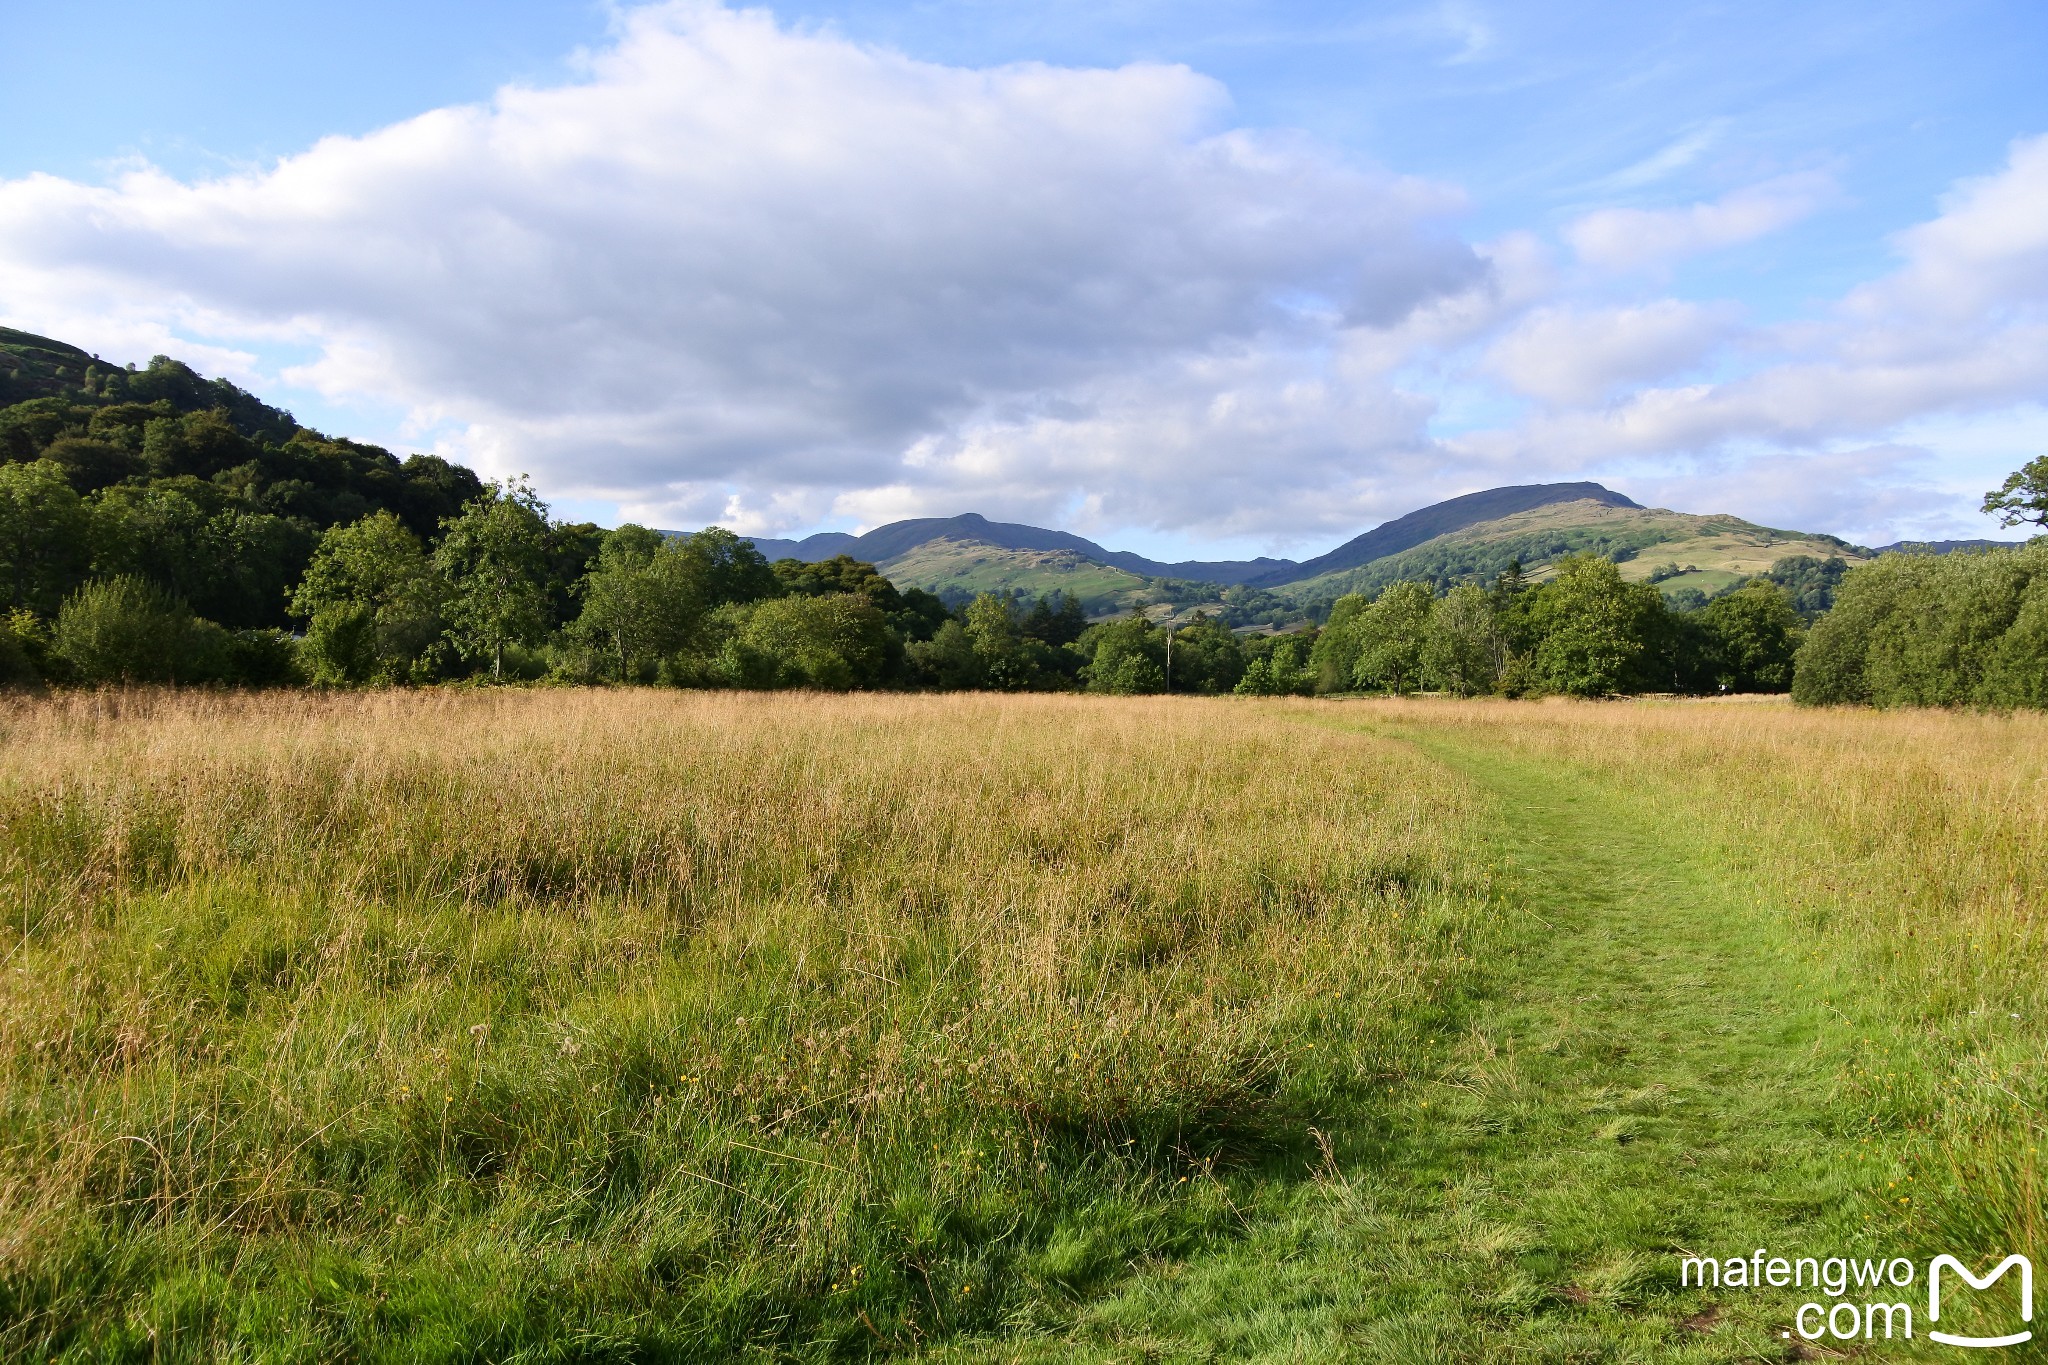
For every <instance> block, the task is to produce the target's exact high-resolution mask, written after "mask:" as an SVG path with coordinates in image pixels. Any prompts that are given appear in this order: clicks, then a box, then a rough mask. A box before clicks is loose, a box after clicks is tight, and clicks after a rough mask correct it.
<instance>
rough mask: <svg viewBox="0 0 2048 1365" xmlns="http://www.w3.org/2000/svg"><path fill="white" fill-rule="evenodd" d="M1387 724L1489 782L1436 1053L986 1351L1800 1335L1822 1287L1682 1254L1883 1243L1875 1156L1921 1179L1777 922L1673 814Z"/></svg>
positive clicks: (1668, 1344)
mask: <svg viewBox="0 0 2048 1365" xmlns="http://www.w3.org/2000/svg"><path fill="white" fill-rule="evenodd" d="M1338 723H1342V722H1338ZM1354 723H1355V722H1354ZM1368 723H1370V722H1368ZM1393 733H1397V734H1399V735H1400V737H1402V738H1405V739H1408V740H1409V741H1411V742H1413V743H1416V744H1417V745H1419V746H1420V747H1422V748H1423V749H1424V750H1425V751H1426V752H1427V753H1429V754H1430V755H1431V756H1433V757H1434V758H1436V759H1437V760H1439V761H1441V762H1443V763H1445V764H1447V765H1449V766H1450V767H1452V768H1453V769H1455V770H1456V771H1458V772H1460V773H1462V774H1464V775H1465V776H1466V777H1467V778H1468V779H1469V780H1471V781H1472V782H1474V783H1475V784H1477V785H1479V786H1480V787H1481V788H1483V789H1484V790H1486V791H1487V792H1489V793H1491V794H1492V795H1493V796H1494V797H1495V798H1497V815H1496V817H1495V820H1494V823H1493V827H1492V829H1491V831H1490V833H1489V842H1490V844H1491V848H1492V853H1493V856H1494V857H1495V858H1496V860H1497V864H1498V866H1499V868H1500V870H1501V874H1502V891H1501V897H1500V900H1501V907H1502V912H1503V913H1504V914H1505V915H1507V916H1508V917H1509V932H1507V933H1506V934H1505V935H1504V939H1505V942H1506V947H1505V949H1504V950H1503V951H1502V952H1500V953H1499V954H1498V955H1497V956H1496V957H1495V958H1494V959H1493V960H1492V961H1490V962H1489V963H1488V964H1487V967H1486V969H1485V970H1484V971H1483V972H1482V980H1481V983H1480V985H1479V988H1478V989H1477V991H1476V992H1475V993H1474V994H1473V995H1472V996H1470V997H1469V998H1467V999H1466V1000H1464V1001H1463V1002H1462V1003H1461V1004H1460V1005H1459V1006H1458V1007H1457V1008H1456V1010H1455V1011H1454V1013H1453V1015H1452V1016H1451V1017H1450V1018H1448V1019H1447V1020H1446V1021H1445V1028H1444V1030H1443V1032H1442V1035H1441V1037H1440V1039H1439V1041H1438V1044H1437V1046H1436V1050H1435V1053H1434V1055H1432V1056H1430V1057H1428V1058H1426V1059H1425V1060H1424V1061H1423V1062H1422V1064H1421V1065H1419V1066H1418V1067H1417V1069H1416V1070H1415V1071H1414V1072H1413V1073H1412V1074H1411V1075H1410V1076H1408V1077H1407V1078H1405V1079H1404V1080H1403V1081H1402V1082H1401V1083H1399V1084H1397V1085H1396V1086H1394V1087H1393V1089H1392V1090H1391V1092H1390V1093H1389V1094H1388V1095H1387V1096H1386V1097H1385V1099H1384V1101H1382V1102H1380V1103H1377V1104H1376V1105H1374V1106H1372V1107H1371V1108H1369V1109H1362V1110H1361V1111H1360V1112H1358V1113H1355V1114H1352V1115H1350V1116H1348V1117H1347V1118H1346V1119H1345V1120H1344V1121H1343V1122H1342V1123H1340V1124H1339V1125H1338V1126H1337V1128H1336V1131H1334V1132H1332V1133H1331V1134H1330V1136H1331V1138H1332V1139H1333V1140H1334V1148H1333V1152H1332V1156H1333V1160H1332V1161H1330V1162H1329V1163H1327V1164H1326V1165H1325V1166H1324V1168H1323V1169H1322V1170H1321V1172H1320V1173H1318V1174H1317V1175H1316V1176H1315V1177H1313V1178H1312V1179H1309V1180H1305V1181H1300V1182H1297V1183H1295V1184H1294V1185H1293V1186H1292V1187H1291V1189H1290V1191H1289V1192H1288V1193H1287V1194H1285V1195H1277V1196H1275V1198H1274V1200H1273V1205H1272V1207H1269V1208H1268V1209H1266V1210H1264V1211H1263V1213H1264V1214H1265V1216H1263V1217H1258V1218H1255V1219H1253V1220H1252V1230H1251V1231H1249V1232H1248V1233H1247V1235H1246V1236H1245V1238H1244V1239H1243V1240H1242V1241H1240V1242H1238V1243H1236V1244H1234V1245H1232V1246H1231V1247H1229V1248H1228V1249H1226V1250H1223V1251H1220V1252H1217V1253H1214V1254H1210V1255H1205V1256H1199V1257H1196V1258H1193V1259H1191V1260H1189V1261H1185V1262H1181V1263H1177V1264H1168V1265H1159V1266H1152V1267H1146V1268H1143V1269H1141V1270H1140V1271H1139V1273H1138V1274H1137V1275H1136V1276H1134V1277H1133V1278H1132V1279H1131V1280H1129V1281H1127V1282H1126V1283H1125V1285H1124V1286H1123V1288H1122V1289H1121V1290H1120V1291H1118V1292H1117V1293H1116V1294H1115V1295H1114V1296H1112V1297H1110V1298H1107V1299H1105V1300H1103V1301H1100V1302H1098V1303H1096V1304H1093V1305H1091V1306H1090V1307H1089V1308H1087V1309H1086V1310H1085V1311H1084V1312H1083V1314H1082V1316H1081V1317H1080V1319H1079V1322H1078V1325H1077V1327H1076V1329H1075V1331H1074V1332H1073V1334H1072V1335H1071V1336H1069V1337H1067V1338H1066V1339H1065V1340H1063V1341H1061V1342H1059V1343H1057V1346H1056V1347H1054V1346H1053V1345H1052V1344H1051V1343H1046V1344H1045V1345H1046V1347H1048V1348H1049V1349H1044V1350H1041V1349H1039V1348H1037V1347H1023V1348H1020V1347H1018V1346H1015V1345H1011V1346H1004V1347H997V1348H995V1349H994V1351H993V1354H995V1355H996V1356H998V1357H1002V1358H1052V1357H1057V1358H1079V1357H1093V1358H1100V1359H1132V1358H1152V1359H1159V1358H1165V1359H1232V1360H1239V1359H1243V1360H1273V1361H1282V1360H1284V1361H1296V1360H1300V1361H1308V1360H1361V1361H1506V1360H1514V1361H1567V1360H1569V1361H1638V1360H1640V1361H1686V1362H1694V1361H1736V1360H1773V1359H1794V1358H1800V1356H1799V1349H1800V1348H1799V1344H1798V1343H1797V1342H1796V1341H1793V1340H1789V1339H1787V1338H1786V1337H1785V1336H1783V1335H1782V1333H1783V1331H1784V1329H1785V1327H1786V1326H1787V1324H1788V1320H1789V1317H1790V1313H1791V1310H1792V1308H1793V1307H1794V1306H1796V1304H1797V1303H1799V1302H1801V1301H1803V1300H1805V1299H1807V1298H1816V1297H1820V1296H1818V1295H1815V1294H1812V1293H1811V1292H1810V1291H1809V1292H1807V1293H1803V1294H1800V1295H1798V1296H1797V1297H1794V1296H1793V1291H1791V1290H1789V1289H1787V1290H1769V1289H1764V1290H1754V1291H1744V1290H1736V1291H1726V1292H1723V1293H1720V1294H1715V1295H1710V1296H1703V1295H1701V1294H1699V1293H1698V1292H1696V1291H1682V1292H1681V1291H1680V1290H1679V1289H1678V1288H1677V1286H1676V1279H1677V1261H1678V1257H1677V1255H1676V1252H1677V1251H1678V1249H1679V1248H1684V1249H1686V1250H1687V1251H1691V1252H1695V1253H1697V1254H1700V1255H1712V1256H1719V1257H1723V1258H1725V1257H1729V1256H1736V1255H1743V1256H1746V1255H1748V1254H1749V1253H1750V1252H1751V1251H1752V1250H1753V1249H1755V1248H1758V1247H1764V1248H1769V1249H1770V1251H1771V1253H1772V1254H1774V1255H1777V1254H1784V1255H1814V1256H1820V1257H1826V1256H1829V1255H1848V1254H1851V1253H1852V1252H1857V1251H1866V1252H1876V1251H1878V1250H1879V1249H1882V1248H1886V1247H1901V1246H1902V1241H1903V1238H1902V1234H1903V1232H1904V1228H1903V1227H1901V1226H1894V1223H1895V1221H1896V1220H1898V1219H1900V1218H1902V1217H1904V1216H1905V1214H1904V1213H1903V1212H1898V1213H1892V1212H1885V1211H1884V1210H1885V1209H1886V1208H1887V1204H1886V1203H1885V1202H1884V1201H1885V1200H1891V1205H1890V1207H1892V1208H1895V1209H1896V1208H1898V1207H1899V1206H1897V1205H1896V1200H1895V1199H1892V1192H1888V1191H1885V1185H1886V1183H1887V1182H1888V1181H1890V1180H1892V1179H1898V1180H1900V1186H1899V1189H1900V1191H1906V1190H1910V1189H1911V1188H1912V1183H1911V1182H1910V1181H1906V1180H1904V1179H1903V1177H1904V1176H1905V1175H1906V1174H1907V1172H1906V1170H1905V1168H1904V1167H1903V1166H1901V1165H1900V1164H1899V1160H1900V1155H1901V1153H1900V1151H1898V1150H1888V1149H1887V1147H1886V1145H1885V1144H1886V1142H1887V1139H1885V1138H1883V1137H1873V1136H1871V1135H1870V1130H1868V1129H1867V1128H1865V1129H1861V1130H1859V1128H1858V1127H1857V1125H1858V1123H1859V1122H1866V1121H1867V1120H1864V1119H1861V1118H1859V1116H1858V1115H1856V1114H1855V1113H1853V1112H1852V1106H1851V1105H1850V1104H1849V1102H1848V1101H1846V1100H1844V1099H1843V1098H1841V1097H1840V1094H1841V1081H1842V1078H1843V1077H1844V1076H1845V1075H1846V1073H1847V1070H1848V1068H1850V1067H1851V1066H1853V1064H1854V1060H1855V1057H1856V1050H1857V1047H1858V1045H1859V1041H1860V1039H1861V1036H1862V1034H1863V1032H1864V1030H1863V1029H1862V1028H1861V1027H1859V1025H1858V1022H1857V1021H1856V1020H1855V1019H1854V1018H1853V1017H1852V1016H1853V1015H1854V1013H1855V1008H1856V1007H1855V1005H1854V1004H1853V1003H1849V1002H1843V1001H1827V1000H1825V999H1824V998H1822V995H1823V992H1822V989H1821V988H1820V987H1819V986H1817V985H1815V984H1813V982H1812V981H1811V980H1810V979H1809V978H1808V977H1807V976H1806V974H1805V973H1804V972H1803V971H1802V968H1801V966H1800V962H1801V960H1802V958H1801V955H1800V952H1799V950H1798V948H1797V946H1796V945H1795V943H1794V941H1793V935H1794V932H1795V931H1794V930H1792V929H1791V928H1789V927H1788V926H1787V925H1786V924H1785V922H1784V919H1783V917H1782V916H1780V915H1777V914H1775V913H1774V910H1773V907H1772V906H1771V905H1770V904H1769V903H1768V901H1767V899H1766V900H1765V901H1763V903H1759V902H1758V900H1757V899H1756V898H1755V896H1754V893H1753V892H1751V891H1750V890H1748V889H1746V888H1745V887H1744V886H1743V885H1741V884H1740V882H1739V881H1738V880H1737V879H1735V878H1733V877H1730V876H1728V875H1726V874H1725V873H1723V872H1722V871H1720V870H1719V869H1717V868H1715V867H1713V866H1712V865H1711V864H1710V863H1709V862H1707V861H1706V860H1705V859H1704V857H1703V856H1702V855H1701V853H1700V852H1699V851H1698V850H1697V849H1695V848H1692V847H1690V846H1689V845H1688V841H1687V839H1686V837H1685V835H1684V834H1683V832H1682V827H1683V825H1684V816H1683V814H1682V813H1679V812H1671V813H1660V812H1658V811H1656V810H1653V809H1647V808H1645V806H1644V804H1643V803H1642V802H1641V801H1640V800H1639V799H1636V798H1635V797H1634V796H1633V795H1632V794H1630V793H1626V792H1620V791H1613V790H1605V789H1603V788H1602V787H1601V786H1600V785H1599V784H1597V783H1596V782H1594V781H1592V780H1591V779H1589V778H1587V777H1585V776H1583V775H1579V774H1574V773H1571V772H1568V771H1562V770H1559V769H1556V768H1546V767H1540V766H1537V765H1534V764H1529V763H1526V762H1518V761H1513V760H1509V759H1506V758H1504V757H1502V756H1501V755H1498V754H1494V753H1487V752H1480V751H1478V750H1476V749H1471V748H1463V747H1459V741H1456V740H1454V739H1452V738H1449V737H1446V736H1444V735H1442V734H1439V733H1435V732H1432V731H1423V730H1408V731H1397V732H1393ZM1873 1188H1874V1189H1875V1190H1877V1191H1885V1192H1884V1193H1883V1195H1882V1197H1880V1196H1878V1195H1873V1194H1870V1193H1868V1191H1869V1190H1871V1189H1873ZM1901 1197H1910V1196H1909V1195H1903V1194H1902V1195H1901ZM1905 1208H1906V1209H1910V1206H1905ZM1874 1209H1875V1210H1878V1212H1877V1213H1876V1214H1875V1216H1874V1218H1873V1213H1872V1211H1873V1210H1874ZM1918 1295H1919V1291H1918V1290H1914V1291H1907V1292H1903V1293H1898V1294H1895V1295H1893V1297H1897V1298H1903V1299H1913V1298H1915V1297H1916V1296H1918ZM1921 1301H1922V1302H1924V1298H1923V1299H1922V1300H1921ZM1921 1330H1923V1331H1924V1327H1923V1328H1922V1329H1921ZM1901 1346H1902V1344H1901V1343H1893V1344H1891V1345H1886V1344H1884V1343H1879V1344H1878V1345H1877V1346H1876V1347H1875V1348H1872V1351H1871V1358H1878V1359H1899V1358H1902V1357H1903V1356H1904V1355H1906V1354H1907V1352H1906V1351H1905V1350H1903V1349H1900V1348H1901ZM984 1349H987V1348H984Z"/></svg>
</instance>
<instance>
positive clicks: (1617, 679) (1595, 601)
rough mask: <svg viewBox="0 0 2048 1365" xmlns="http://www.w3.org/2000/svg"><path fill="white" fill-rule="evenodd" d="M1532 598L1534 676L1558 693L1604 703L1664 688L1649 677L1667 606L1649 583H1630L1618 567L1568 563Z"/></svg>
mask: <svg viewBox="0 0 2048 1365" xmlns="http://www.w3.org/2000/svg"><path fill="white" fill-rule="evenodd" d="M1529 596H1530V599H1531V601H1530V604H1529V618H1528V619H1529V622H1530V626H1531V628H1532V629H1533V630H1534V631H1535V633H1536V636H1537V643H1536V649H1535V656H1534V659H1533V665H1534V673H1535V676H1536V678H1537V680H1538V681H1539V682H1540V683H1541V684H1542V685H1543V686H1545V687H1547V688H1548V689H1550V690H1551V691H1555V692H1563V693H1566V694H1568V695H1571V696H1579V697H1598V696H1606V695H1609V694H1611V693H1615V692H1623V691H1629V690H1632V689H1635V688H1638V687H1640V686H1643V685H1644V684H1645V683H1649V682H1654V681H1658V680H1656V679H1652V678H1650V677H1649V676H1648V670H1649V668H1650V667H1651V666H1652V665H1653V664H1654V662H1655V658H1654V646H1655V644H1656V643H1657V638H1658V635H1659V632H1660V629H1661V627H1662V625H1663V619H1664V599H1663V596H1662V594H1660V593H1659V592H1658V591H1657V589H1655V588H1653V587H1651V586H1649V585H1648V584H1646V583H1627V582H1624V581H1623V580H1622V577H1621V571H1620V570H1619V569H1618V568H1616V567H1615V565H1614V563H1613V561H1612V560H1608V559H1604V558H1601V557H1600V556H1598V555H1591V554H1580V555H1568V556H1566V557H1565V558H1564V559H1562V560H1560V561H1558V564H1557V572H1556V574H1555V575H1554V576H1553V577H1552V578H1551V579H1550V581H1549V582H1547V583H1544V584H1541V585H1540V586H1539V587H1537V588H1536V589H1535V590H1534V591H1533V592H1532V593H1530V594H1529Z"/></svg>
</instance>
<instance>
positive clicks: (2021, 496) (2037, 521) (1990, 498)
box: [1984, 455, 2048, 527]
mask: <svg viewBox="0 0 2048 1365" xmlns="http://www.w3.org/2000/svg"><path fill="white" fill-rule="evenodd" d="M1984 510H1985V511H1986V512H1989V513H1992V514H1994V515H1995V516H1997V518H1998V524H1999V525H2001V526H2019V525H2021V524H2023V523H2027V524H2032V525H2035V526H2044V527H2048V455H2037V456H2035V457H2034V458H2033V459H2031V460H2029V461H2027V462H2026V463H2025V464H2024V465H2022V466H2020V468H2019V469H2017V470H2015V471H2014V472H2013V473H2012V475H2011V476H2010V477H2008V478H2007V479H2006V481H2005V482H2004V483H2003V484H2001V485H2000V486H1999V487H1997V488H1994V489H1993V490H1991V491H1990V492H1989V493H1986V494H1985V495H1984Z"/></svg>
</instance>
